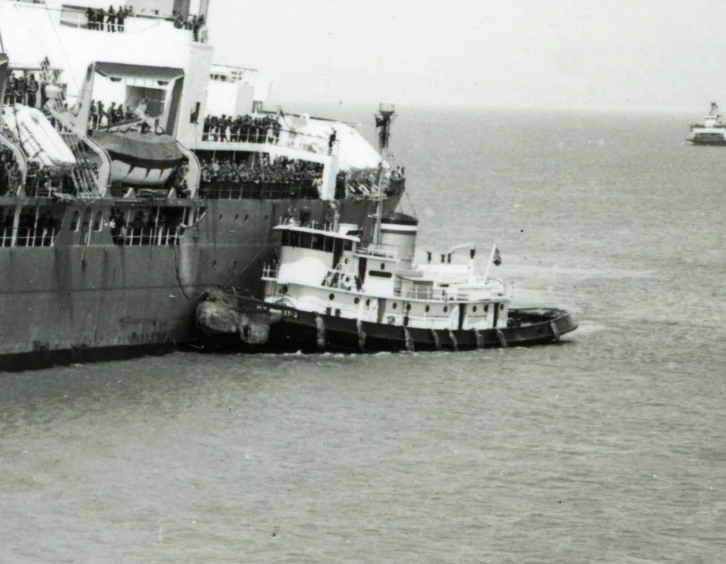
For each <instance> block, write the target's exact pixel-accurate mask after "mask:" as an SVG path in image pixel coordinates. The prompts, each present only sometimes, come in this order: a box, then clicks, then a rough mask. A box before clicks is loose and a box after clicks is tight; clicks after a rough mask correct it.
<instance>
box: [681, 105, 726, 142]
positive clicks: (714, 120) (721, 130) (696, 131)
mask: <svg viewBox="0 0 726 564" xmlns="http://www.w3.org/2000/svg"><path fill="white" fill-rule="evenodd" d="M687 139H688V141H690V142H691V143H693V144H694V145H726V124H724V123H723V122H722V121H721V114H720V113H719V110H718V104H717V103H716V102H711V109H710V110H709V112H708V115H706V116H704V118H703V123H692V124H691V125H690V126H689V132H688V137H687Z"/></svg>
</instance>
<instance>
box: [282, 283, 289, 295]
mask: <svg viewBox="0 0 726 564" xmlns="http://www.w3.org/2000/svg"><path fill="white" fill-rule="evenodd" d="M287 290H288V287H287V284H285V285H284V286H283V287H282V293H283V294H287Z"/></svg>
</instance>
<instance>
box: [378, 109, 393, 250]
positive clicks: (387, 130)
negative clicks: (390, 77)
mask: <svg viewBox="0 0 726 564" xmlns="http://www.w3.org/2000/svg"><path fill="white" fill-rule="evenodd" d="M395 116H396V108H395V106H394V105H393V104H388V103H385V102H381V104H380V105H379V106H378V114H376V128H377V129H378V148H379V152H380V153H381V163H380V164H379V165H378V205H377V207H376V230H375V241H376V244H377V245H380V243H381V222H382V221H383V217H382V216H383V195H384V189H383V179H384V174H383V159H384V158H385V157H389V155H388V140H389V138H390V137H391V122H392V121H393V119H394V118H395Z"/></svg>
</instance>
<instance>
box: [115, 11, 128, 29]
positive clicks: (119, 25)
mask: <svg viewBox="0 0 726 564" xmlns="http://www.w3.org/2000/svg"><path fill="white" fill-rule="evenodd" d="M125 18H126V12H125V11H124V9H123V8H122V7H121V6H119V7H118V11H117V12H116V29H118V32H119V33H123V32H124V19H125Z"/></svg>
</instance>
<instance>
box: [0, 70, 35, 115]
mask: <svg viewBox="0 0 726 564" xmlns="http://www.w3.org/2000/svg"><path fill="white" fill-rule="evenodd" d="M39 87H40V85H39V83H38V79H37V77H36V75H35V73H33V72H27V71H26V72H23V73H17V72H13V73H12V74H11V75H10V77H9V79H8V82H7V86H6V88H5V103H6V104H25V105H26V106H32V107H36V106H37V100H38V90H39Z"/></svg>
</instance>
